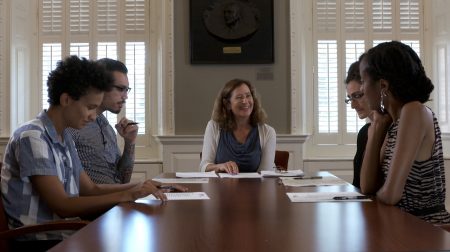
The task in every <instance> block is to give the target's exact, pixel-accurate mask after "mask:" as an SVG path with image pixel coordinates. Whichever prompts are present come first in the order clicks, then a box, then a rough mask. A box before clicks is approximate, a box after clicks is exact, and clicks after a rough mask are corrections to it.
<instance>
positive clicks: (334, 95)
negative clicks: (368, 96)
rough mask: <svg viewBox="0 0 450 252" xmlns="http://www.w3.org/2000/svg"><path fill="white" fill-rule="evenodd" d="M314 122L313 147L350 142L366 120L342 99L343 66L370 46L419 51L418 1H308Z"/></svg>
mask: <svg viewBox="0 0 450 252" xmlns="http://www.w3.org/2000/svg"><path fill="white" fill-rule="evenodd" d="M314 3H315V4H314V10H313V13H314V15H313V16H314V21H313V27H314V41H315V44H316V48H315V50H316V51H315V76H314V80H315V83H316V84H315V85H314V91H315V102H314V104H315V106H314V107H315V109H314V115H315V126H314V142H315V143H316V144H317V145H321V144H324V145H330V144H354V143H355V137H356V133H357V132H358V131H359V129H360V128H361V127H362V126H363V125H364V124H365V123H366V121H365V120H360V119H359V118H358V116H357V114H356V112H355V110H353V109H352V108H351V105H347V104H345V103H344V99H345V96H346V90H345V83H344V81H345V77H346V75H347V70H348V68H349V66H350V65H351V64H352V63H353V62H355V61H357V60H358V58H359V56H360V55H361V54H362V53H363V52H364V51H366V50H367V49H369V48H370V47H372V46H375V45H377V44H379V43H381V42H385V41H391V40H400V41H402V42H404V43H406V44H408V45H410V46H411V47H412V48H413V49H414V50H415V51H416V52H417V53H418V54H419V55H420V51H421V50H420V47H421V43H420V41H421V36H422V34H423V28H422V21H421V17H422V16H421V15H422V14H421V8H422V6H423V5H422V1H421V0H373V1H369V0H317V1H314Z"/></svg>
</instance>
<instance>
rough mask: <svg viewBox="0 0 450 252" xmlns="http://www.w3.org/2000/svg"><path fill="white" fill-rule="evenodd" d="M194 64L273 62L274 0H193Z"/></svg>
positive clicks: (192, 48) (191, 17)
mask: <svg viewBox="0 0 450 252" xmlns="http://www.w3.org/2000/svg"><path fill="white" fill-rule="evenodd" d="M189 7H190V52H191V55H190V56H191V63H192V64H268V63H273V62H274V48H273V0H190V6H189Z"/></svg>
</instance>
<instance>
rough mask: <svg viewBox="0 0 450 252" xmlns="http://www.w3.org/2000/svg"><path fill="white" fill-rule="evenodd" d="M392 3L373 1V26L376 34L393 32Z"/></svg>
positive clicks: (383, 0)
mask: <svg viewBox="0 0 450 252" xmlns="http://www.w3.org/2000/svg"><path fill="white" fill-rule="evenodd" d="M392 15H393V10H392V3H391V0H373V1H372V26H373V30H374V32H391V31H392Z"/></svg>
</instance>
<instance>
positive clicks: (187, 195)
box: [137, 192, 209, 200]
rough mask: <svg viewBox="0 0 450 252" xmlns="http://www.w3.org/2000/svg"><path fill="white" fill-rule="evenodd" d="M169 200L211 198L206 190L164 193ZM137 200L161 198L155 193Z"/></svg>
mask: <svg viewBox="0 0 450 252" xmlns="http://www.w3.org/2000/svg"><path fill="white" fill-rule="evenodd" d="M164 194H165V195H166V196H167V199H168V200H209V197H208V195H207V194H206V193H205V192H178V193H164ZM137 200H159V199H157V198H156V197H155V196H153V194H150V195H148V196H147V197H144V198H140V199H137Z"/></svg>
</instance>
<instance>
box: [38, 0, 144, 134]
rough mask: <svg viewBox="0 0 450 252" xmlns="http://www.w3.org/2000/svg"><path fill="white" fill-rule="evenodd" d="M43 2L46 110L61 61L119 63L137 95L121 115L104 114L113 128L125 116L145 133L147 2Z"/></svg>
mask: <svg viewBox="0 0 450 252" xmlns="http://www.w3.org/2000/svg"><path fill="white" fill-rule="evenodd" d="M39 3H40V12H39V15H40V19H39V20H40V28H41V29H40V34H39V35H40V36H39V40H40V42H41V44H42V51H41V53H42V54H41V57H42V71H41V74H42V80H43V85H42V104H43V107H44V108H46V107H48V104H47V88H46V80H47V76H48V73H49V72H50V71H51V70H53V69H54V68H55V66H56V62H57V61H59V60H60V59H62V58H65V57H66V56H68V55H77V56H79V57H85V58H90V59H99V58H106V57H108V58H112V59H118V60H121V61H122V62H124V63H125V65H126V66H127V68H128V70H129V74H128V77H129V82H130V87H131V88H132V90H131V92H130V93H129V94H128V97H129V99H128V100H127V103H126V105H125V109H124V110H123V111H122V112H121V113H120V115H119V116H117V115H115V114H112V113H107V112H106V113H105V114H106V116H107V118H108V120H109V122H110V123H111V125H112V126H113V128H114V125H115V124H116V123H117V120H118V118H119V117H120V118H122V117H124V116H126V117H128V118H130V119H132V120H135V121H137V122H139V134H145V133H146V123H148V122H146V118H147V115H146V113H147V111H146V106H145V100H146V97H145V96H146V81H147V80H148V78H147V77H146V71H145V62H146V55H147V52H146V50H147V48H149V47H148V45H147V43H148V34H147V32H148V30H149V29H148V27H147V26H148V19H149V17H148V14H146V13H148V12H147V11H146V9H148V7H147V4H148V1H145V0H120V1H119V0H97V1H90V0H40V2H39ZM138 141H139V138H138Z"/></svg>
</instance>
